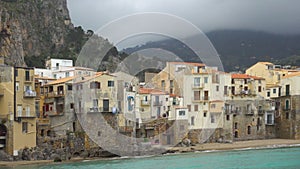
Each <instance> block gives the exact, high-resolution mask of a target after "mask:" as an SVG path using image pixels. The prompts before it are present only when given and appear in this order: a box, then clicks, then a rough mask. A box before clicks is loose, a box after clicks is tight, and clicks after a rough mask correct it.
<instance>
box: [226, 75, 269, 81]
mask: <svg viewBox="0 0 300 169" xmlns="http://www.w3.org/2000/svg"><path fill="white" fill-rule="evenodd" d="M231 78H232V79H255V80H264V78H262V77H257V76H251V75H247V74H231Z"/></svg>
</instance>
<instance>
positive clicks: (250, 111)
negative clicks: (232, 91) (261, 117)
mask: <svg viewBox="0 0 300 169" xmlns="http://www.w3.org/2000/svg"><path fill="white" fill-rule="evenodd" d="M245 114H246V115H250V116H252V115H254V110H246V113H245Z"/></svg>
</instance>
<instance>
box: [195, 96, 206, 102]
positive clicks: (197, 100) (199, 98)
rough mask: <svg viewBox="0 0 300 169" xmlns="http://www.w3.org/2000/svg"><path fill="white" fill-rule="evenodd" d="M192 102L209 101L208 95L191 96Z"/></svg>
mask: <svg viewBox="0 0 300 169" xmlns="http://www.w3.org/2000/svg"><path fill="white" fill-rule="evenodd" d="M192 101H193V102H205V101H209V97H208V96H204V97H193V98H192Z"/></svg>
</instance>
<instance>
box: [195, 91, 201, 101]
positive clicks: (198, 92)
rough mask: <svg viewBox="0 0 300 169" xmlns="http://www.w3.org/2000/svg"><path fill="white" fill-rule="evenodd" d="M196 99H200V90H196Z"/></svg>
mask: <svg viewBox="0 0 300 169" xmlns="http://www.w3.org/2000/svg"><path fill="white" fill-rule="evenodd" d="M194 100H200V91H194Z"/></svg>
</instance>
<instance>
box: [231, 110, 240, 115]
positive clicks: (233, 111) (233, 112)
mask: <svg viewBox="0 0 300 169" xmlns="http://www.w3.org/2000/svg"><path fill="white" fill-rule="evenodd" d="M231 114H233V115H238V114H240V111H239V110H231Z"/></svg>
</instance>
